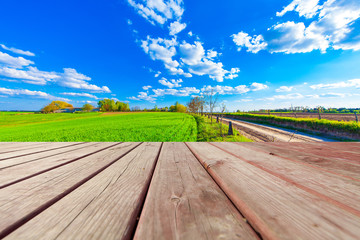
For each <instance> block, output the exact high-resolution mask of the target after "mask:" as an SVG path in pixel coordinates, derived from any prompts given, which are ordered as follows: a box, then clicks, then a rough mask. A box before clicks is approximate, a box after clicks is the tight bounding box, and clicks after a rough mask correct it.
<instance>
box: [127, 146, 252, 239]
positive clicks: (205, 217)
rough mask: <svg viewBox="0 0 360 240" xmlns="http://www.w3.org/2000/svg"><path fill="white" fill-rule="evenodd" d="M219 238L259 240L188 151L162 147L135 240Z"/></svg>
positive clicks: (176, 147)
mask: <svg viewBox="0 0 360 240" xmlns="http://www.w3.org/2000/svg"><path fill="white" fill-rule="evenodd" d="M220 203H221V205H220V206H219V204H220ZM221 238H222V239H238V238H241V239H258V237H257V235H256V234H255V232H254V231H253V230H252V229H251V228H250V227H249V226H248V224H246V222H245V221H244V219H243V217H242V216H241V215H240V213H239V212H238V211H237V210H236V208H235V207H234V206H233V204H232V203H231V202H230V201H229V199H228V198H227V197H226V196H225V194H224V193H223V192H222V191H221V189H220V188H219V187H218V186H217V185H216V183H215V182H214V181H213V180H212V178H211V177H210V175H209V174H207V172H206V170H205V169H204V168H203V167H202V166H201V165H200V163H199V162H198V161H197V159H196V158H195V157H194V155H192V154H191V152H190V151H189V149H188V148H187V147H186V145H185V144H184V143H164V146H163V150H162V152H161V154H160V157H159V160H158V164H157V167H156V169H155V172H154V177H153V180H152V182H151V186H150V189H149V192H148V194H147V197H146V202H145V205H144V208H143V211H142V213H141V216H140V221H139V225H138V228H137V230H136V233H135V238H134V239H139V240H140V239H221Z"/></svg>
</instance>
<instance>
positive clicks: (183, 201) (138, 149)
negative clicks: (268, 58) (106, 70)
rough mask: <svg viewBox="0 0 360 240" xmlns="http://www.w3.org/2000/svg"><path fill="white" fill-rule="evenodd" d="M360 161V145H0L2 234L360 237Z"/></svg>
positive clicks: (43, 236)
mask: <svg viewBox="0 0 360 240" xmlns="http://www.w3.org/2000/svg"><path fill="white" fill-rule="evenodd" d="M359 159H360V143H311V144H310V143H302V144H301V143H286V144H284V143H0V239H1V238H5V239H131V238H133V237H134V238H136V239H258V238H260V237H261V238H263V239H294V238H298V239H359V236H360V161H359ZM137 219H139V221H137ZM255 231H256V232H255ZM259 236H260V237H259Z"/></svg>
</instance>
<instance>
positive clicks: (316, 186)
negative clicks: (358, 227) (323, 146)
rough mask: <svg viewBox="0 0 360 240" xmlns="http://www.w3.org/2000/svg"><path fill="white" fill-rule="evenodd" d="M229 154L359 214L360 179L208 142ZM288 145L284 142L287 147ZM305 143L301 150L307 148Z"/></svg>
mask: <svg viewBox="0 0 360 240" xmlns="http://www.w3.org/2000/svg"><path fill="white" fill-rule="evenodd" d="M211 144H212V145H214V146H216V147H218V148H220V149H222V150H223V151H226V152H227V153H229V154H232V155H233V156H235V157H237V158H239V159H240V160H243V161H246V162H248V163H250V164H252V165H253V166H255V167H258V168H259V169H261V170H263V171H266V172H268V173H270V174H272V175H274V176H276V177H279V178H281V179H283V180H285V181H287V182H289V183H291V184H294V185H296V186H297V187H299V188H301V189H303V190H304V191H307V192H309V193H311V194H314V195H316V196H318V197H319V198H322V199H324V200H326V201H330V202H331V203H332V204H334V205H336V206H338V207H340V208H342V209H344V210H345V211H348V212H351V213H353V214H355V215H357V216H359V217H360V204H359V203H360V182H358V181H353V180H350V179H348V178H345V177H342V176H339V175H334V174H331V173H327V172H322V171H318V170H317V169H314V168H311V167H309V166H306V165H302V164H300V163H298V162H296V161H289V160H286V159H283V158H281V157H278V156H273V155H269V154H266V153H263V152H259V151H251V150H250V149H249V148H246V146H244V145H238V144H234V143H211ZM288 145H289V144H283V146H284V147H288ZM307 146H308V145H307V144H305V147H304V151H307Z"/></svg>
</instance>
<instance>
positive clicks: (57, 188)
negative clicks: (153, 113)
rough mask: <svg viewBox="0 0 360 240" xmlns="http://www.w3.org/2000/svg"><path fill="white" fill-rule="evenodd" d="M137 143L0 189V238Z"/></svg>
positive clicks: (110, 150) (127, 144)
mask: <svg viewBox="0 0 360 240" xmlns="http://www.w3.org/2000/svg"><path fill="white" fill-rule="evenodd" d="M138 145H139V143H123V144H119V145H117V146H114V147H111V148H108V149H106V150H104V151H102V152H99V153H96V154H94V155H91V156H88V157H85V158H82V159H80V160H78V161H75V162H72V163H71V164H67V165H65V166H63V167H61V168H56V169H54V170H52V171H48V172H45V173H43V174H40V175H37V176H36V177H33V178H30V179H27V180H25V181H22V182H19V183H17V184H13V185H10V186H8V187H6V188H3V189H0V216H1V221H0V238H1V237H2V236H4V235H6V234H7V233H8V232H9V231H12V230H14V228H15V229H16V228H17V227H18V226H20V225H21V224H23V223H24V222H26V221H28V220H29V219H31V218H33V217H34V216H35V215H37V214H38V213H40V212H41V211H43V210H44V209H46V208H47V207H49V206H51V205H52V204H53V203H54V202H56V201H58V200H59V199H61V198H62V197H64V196H66V195H67V194H68V193H70V192H71V191H73V190H74V189H76V188H77V187H79V186H80V185H82V184H83V183H85V182H86V181H88V180H89V179H91V178H92V177H94V176H95V175H96V174H98V172H100V171H102V170H103V169H105V168H107V167H108V166H110V165H111V164H112V163H114V162H115V161H117V160H118V159H119V158H120V157H122V156H123V155H124V154H127V153H128V152H129V151H131V150H132V149H134V148H135V147H136V146H138Z"/></svg>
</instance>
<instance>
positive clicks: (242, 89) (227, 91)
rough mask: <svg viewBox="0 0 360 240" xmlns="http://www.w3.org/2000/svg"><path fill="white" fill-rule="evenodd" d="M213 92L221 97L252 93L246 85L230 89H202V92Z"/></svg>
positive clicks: (217, 87) (223, 87)
mask: <svg viewBox="0 0 360 240" xmlns="http://www.w3.org/2000/svg"><path fill="white" fill-rule="evenodd" d="M211 90H213V91H214V92H215V93H218V94H220V95H233V94H243V93H247V92H250V91H251V90H250V88H249V87H247V86H246V85H239V86H236V87H230V86H219V85H217V86H204V87H203V88H202V89H201V92H210V91H211Z"/></svg>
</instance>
